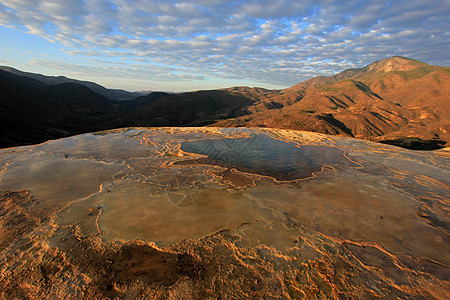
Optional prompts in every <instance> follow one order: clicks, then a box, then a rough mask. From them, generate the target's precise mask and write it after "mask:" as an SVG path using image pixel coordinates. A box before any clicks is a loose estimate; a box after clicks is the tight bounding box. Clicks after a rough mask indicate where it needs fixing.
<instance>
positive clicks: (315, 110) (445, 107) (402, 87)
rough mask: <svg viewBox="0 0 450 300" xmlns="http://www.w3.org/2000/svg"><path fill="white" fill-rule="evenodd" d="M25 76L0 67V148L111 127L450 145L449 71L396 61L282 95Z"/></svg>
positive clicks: (418, 146)
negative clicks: (267, 131)
mask: <svg viewBox="0 0 450 300" xmlns="http://www.w3.org/2000/svg"><path fill="white" fill-rule="evenodd" d="M16 71H17V70H16ZM17 72H19V73H20V74H22V73H21V71H17ZM27 74H28V75H27V76H21V75H16V74H13V72H11V71H8V72H7V71H2V70H0V96H1V100H0V101H1V102H0V104H1V106H0V118H1V120H0V125H2V130H1V132H0V146H1V147H10V146H18V145H23V144H30V143H38V142H43V141H46V140H48V139H54V138H60V137H64V136H68V135H72V134H78V133H84V132H89V131H97V130H104V129H111V128H120V127H130V126H206V125H208V126H218V127H271V128H280V129H295V130H306V131H314V132H320V133H327V134H334V135H343V136H350V137H355V138H359V139H366V140H372V141H378V142H384V143H389V144H394V145H399V146H402V147H407V148H413V149H436V148H442V147H445V146H446V145H447V146H448V143H449V142H450V110H449V107H450V97H449V95H450V90H449V89H450V68H448V67H440V66H432V65H428V64H426V63H423V62H420V61H417V60H413V59H409V58H405V57H400V56H394V57H391V58H387V59H383V60H380V61H376V62H374V63H372V64H370V65H368V66H365V67H363V68H353V69H348V70H345V71H343V72H341V73H339V74H336V75H333V76H318V77H314V78H311V79H309V80H307V81H304V82H301V83H299V84H297V85H294V86H292V87H290V88H287V89H284V90H269V89H264V88H258V87H254V88H249V87H232V88H227V89H221V90H209V91H208V90H206V91H196V92H188V93H180V94H170V93H164V92H153V93H150V94H148V95H145V96H140V97H137V98H135V99H133V100H130V101H115V100H114V99H113V98H111V97H107V96H105V95H104V94H101V93H98V92H97V91H96V90H95V89H91V88H90V87H86V85H85V84H82V83H79V82H78V81H75V82H74V81H72V82H64V83H59V84H54V83H55V82H58V80H59V79H58V78H65V77H47V76H43V75H40V74H31V73H27ZM30 74H31V75H30ZM30 77H35V78H41V80H36V79H33V78H30ZM44 79H45V80H44ZM42 80H44V81H46V82H47V83H45V82H43V81H42ZM49 83H50V84H49ZM94 86H97V85H96V84H94Z"/></svg>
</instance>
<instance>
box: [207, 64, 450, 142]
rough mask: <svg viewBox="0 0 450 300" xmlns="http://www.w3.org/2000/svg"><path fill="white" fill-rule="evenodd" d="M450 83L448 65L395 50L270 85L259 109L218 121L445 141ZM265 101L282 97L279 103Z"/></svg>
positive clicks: (448, 131) (449, 123)
mask: <svg viewBox="0 0 450 300" xmlns="http://www.w3.org/2000/svg"><path fill="white" fill-rule="evenodd" d="M449 89H450V68H447V67H438V66H431V65H427V64H425V63H423V62H420V61H416V60H412V59H409V58H405V57H399V56H394V57H392V58H388V59H383V60H380V61H377V62H374V63H373V64H371V65H368V66H366V67H364V68H361V69H349V70H346V71H343V72H341V73H339V74H337V75H334V76H329V77H324V76H321V77H315V78H312V79H310V80H308V81H305V82H302V83H299V84H297V85H295V86H293V87H291V88H288V89H285V90H282V91H278V92H277V91H272V92H271V93H270V94H267V97H266V98H264V97H262V98H260V99H259V100H258V101H256V102H255V103H254V104H253V105H252V106H253V107H254V108H258V109H252V107H249V109H248V112H249V113H250V114H249V115H247V116H242V117H240V118H236V119H231V120H223V121H221V122H218V123H216V124H215V125H217V126H252V127H253V126H256V127H275V128H286V129H298V130H309V131H316V132H322V133H329V134H339V135H346V136H354V137H357V138H362V139H369V140H377V141H383V140H391V139H405V138H406V139H407V138H415V139H421V140H430V141H436V142H438V141H440V143H441V144H445V143H448V142H449V141H450V110H449V106H450V105H449V104H450V97H449ZM237 92H241V91H237ZM280 99H281V101H280ZM255 100H256V99H255ZM267 103H280V107H273V106H269V105H267Z"/></svg>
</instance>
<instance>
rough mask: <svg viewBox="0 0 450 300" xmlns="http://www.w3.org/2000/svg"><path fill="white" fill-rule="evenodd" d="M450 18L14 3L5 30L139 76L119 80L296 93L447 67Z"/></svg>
mask: <svg viewBox="0 0 450 300" xmlns="http://www.w3.org/2000/svg"><path fill="white" fill-rule="evenodd" d="M169 3H170V4H169ZM449 13H450V2H449V1H447V0H435V1H433V3H432V4H430V3H428V2H424V1H421V0H410V1H401V0H392V1H387V0H380V1H369V0H366V1H356V0H350V1H346V2H345V5H343V3H342V1H338V0H324V1H312V0H311V1H294V0H291V1H288V0H278V1H275V0H258V1H257V0H247V1H221V0H209V1H205V0H195V1H170V2H169V1H150V0H133V1H130V0H114V1H113V0H73V1H59V0H52V1H50V0H46V1H39V2H36V1H34V0H8V1H3V2H1V3H0V24H1V25H2V26H7V27H12V28H17V29H19V30H27V31H29V32H30V33H32V34H35V35H39V36H42V37H45V38H47V39H49V40H52V41H56V42H59V43H61V44H62V45H64V47H65V48H64V51H66V52H67V53H69V54H71V55H72V56H73V57H79V58H80V60H83V59H86V57H92V59H97V60H102V57H109V58H111V59H123V60H124V61H127V62H128V63H129V65H132V66H133V67H132V68H127V69H126V72H125V73H120V72H119V73H118V74H122V75H118V76H126V74H131V75H130V76H141V75H142V74H144V73H145V74H151V76H152V79H153V80H174V81H179V80H202V79H207V78H208V77H211V76H213V77H216V78H224V79H228V78H234V79H249V80H252V81H254V82H260V83H265V84H274V85H284V86H290V85H294V84H296V83H298V82H300V81H302V80H305V79H307V76H310V75H311V74H312V75H330V74H332V73H335V72H339V71H342V70H343V69H345V68H348V67H355V66H362V65H365V64H368V63H371V62H372V61H373V60H375V59H381V58H384V57H389V56H392V55H409V56H411V57H412V58H416V59H420V60H424V61H426V62H429V63H434V64H441V65H449V64H450V58H449V57H450V55H449V49H450V40H449V36H448V35H449V34H448V28H450V22H449V19H448V14H449ZM24 28H26V29H24ZM143 62H151V63H153V64H155V63H157V64H158V66H157V67H155V65H151V68H149V67H148V66H147V65H145V64H144V63H143ZM41 63H42V62H41ZM97 63H98V64H101V62H97ZM57 65H58V66H59V67H61V68H63V66H62V65H61V63H60V62H57ZM95 66H96V65H89V68H94V69H95ZM120 67H121V68H122V67H123V66H120ZM102 68H106V69H107V70H109V71H110V70H111V69H110V68H111V66H108V67H104V66H99V67H98V69H102ZM79 71H80V72H82V71H87V68H86V67H81V69H80V70H79ZM109 71H108V72H109ZM93 72H94V71H93ZM159 72H160V73H159ZM102 74H103V73H102Z"/></svg>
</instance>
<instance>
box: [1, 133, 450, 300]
mask: <svg viewBox="0 0 450 300" xmlns="http://www.w3.org/2000/svg"><path fill="white" fill-rule="evenodd" d="M449 171H450V153H449V152H448V151H443V150H440V151H434V152H424V151H411V150H406V149H401V148H397V147H394V146H389V145H383V144H378V143H373V142H368V141H361V140H355V139H350V138H342V137H337V136H328V135H323V134H317V133H311V132H300V131H288V130H276V129H249V128H239V129H236V128H234V129H231V128H211V127H204V128H126V129H120V130H110V131H105V132H98V133H92V134H83V135H78V136H74V137H70V138H65V139H60V140H53V141H49V142H46V143H43V144H40V145H35V146H26V147H17V148H8V149H2V150H0V192H1V195H0V196H1V202H0V229H1V232H0V290H1V291H0V295H1V296H3V297H7V298H11V297H32V298H33V297H38V298H42V297H43V298H46V297H47V298H52V297H66V296H69V297H77V298H78V297H84V298H92V299H97V298H115V297H119V298H126V297H135V296H136V295H141V296H142V297H144V298H145V297H147V298H148V297H150V298H164V297H167V298H180V297H187V298H208V297H209V298H217V297H219V295H220V296H221V297H222V298H247V297H250V298H263V297H269V298H270V297H274V298H283V299H284V298H292V299H298V298H308V299H314V298H322V297H326V298H345V297H350V298H378V297H381V298H383V297H384V298H387V297H396V296H397V297H401V298H405V297H406V298H417V297H418V298H421V297H423V298H435V299H448V298H450V288H449V287H450V284H449V278H450V269H449V265H450V239H449V229H450V218H449V214H448V211H449V202H450V200H449V199H450V189H449V184H450V176H449V174H450V172H449Z"/></svg>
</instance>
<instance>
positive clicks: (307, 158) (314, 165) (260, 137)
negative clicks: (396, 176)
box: [179, 134, 359, 181]
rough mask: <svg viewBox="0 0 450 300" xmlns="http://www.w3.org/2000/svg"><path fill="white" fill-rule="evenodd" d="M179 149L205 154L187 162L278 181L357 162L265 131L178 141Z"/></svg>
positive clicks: (340, 152) (331, 149) (338, 152)
mask: <svg viewBox="0 0 450 300" xmlns="http://www.w3.org/2000/svg"><path fill="white" fill-rule="evenodd" d="M181 150H183V151H185V152H190V153H196V154H202V155H206V156H208V158H201V159H197V160H190V161H188V162H189V163H199V164H210V165H220V166H223V167H227V168H235V169H236V170H239V171H243V172H249V173H255V174H259V175H265V176H270V177H273V178H275V179H276V180H280V181H285V180H295V179H303V178H309V177H312V176H313V175H314V173H317V172H320V171H322V170H323V169H324V168H334V167H336V166H347V167H358V166H359V165H358V164H357V163H355V162H353V161H351V160H350V159H349V158H347V156H346V155H345V152H344V151H343V150H341V149H339V148H335V147H328V146H312V145H299V144H297V143H294V142H285V141H281V140H277V139H274V138H271V137H269V136H267V135H265V134H254V135H252V137H250V138H233V139H206V140H200V141H188V142H183V143H181ZM179 164H186V162H181V163H179Z"/></svg>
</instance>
